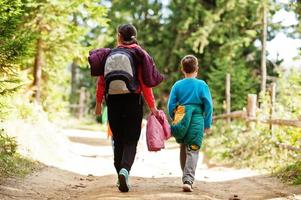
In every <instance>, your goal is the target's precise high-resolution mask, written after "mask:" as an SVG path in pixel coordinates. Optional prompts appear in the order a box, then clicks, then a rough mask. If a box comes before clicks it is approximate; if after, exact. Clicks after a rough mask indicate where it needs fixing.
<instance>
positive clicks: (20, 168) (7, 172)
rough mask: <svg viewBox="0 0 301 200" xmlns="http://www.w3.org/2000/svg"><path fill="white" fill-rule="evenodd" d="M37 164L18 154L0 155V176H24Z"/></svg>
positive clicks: (35, 167)
mask: <svg viewBox="0 0 301 200" xmlns="http://www.w3.org/2000/svg"><path fill="white" fill-rule="evenodd" d="M39 166H40V165H39V164H38V163H37V162H34V161H32V160H30V159H27V158H24V157H22V156H21V155H19V154H17V153H16V154H14V155H6V156H3V155H2V156H1V157H0V177H11V176H19V177H24V176H25V175H27V174H29V173H30V172H32V171H33V170H35V169H38V168H39Z"/></svg>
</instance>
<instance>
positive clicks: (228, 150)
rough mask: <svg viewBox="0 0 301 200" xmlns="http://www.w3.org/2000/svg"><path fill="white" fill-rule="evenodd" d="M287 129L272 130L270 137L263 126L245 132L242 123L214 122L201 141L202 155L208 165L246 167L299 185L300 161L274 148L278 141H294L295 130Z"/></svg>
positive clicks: (276, 147)
mask: <svg viewBox="0 0 301 200" xmlns="http://www.w3.org/2000/svg"><path fill="white" fill-rule="evenodd" d="M287 130H288V129H286V132H284V131H283V130H282V129H280V127H279V128H276V127H275V129H274V132H273V134H271V133H270V131H269V129H268V127H267V126H266V125H261V124H257V125H256V126H255V127H254V129H252V130H248V129H247V128H246V127H245V124H244V123H243V122H234V121H233V122H232V123H231V124H226V123H224V122H222V121H218V122H216V123H215V125H214V127H213V129H212V134H211V135H208V136H207V137H205V139H204V152H205V153H206V155H207V156H208V157H209V159H210V161H211V162H212V163H216V164H225V165H231V166H234V167H238V168H244V167H248V168H252V169H256V170H259V171H262V172H265V173H270V174H272V175H276V176H277V177H279V178H281V179H282V180H284V181H285V182H287V183H292V184H301V161H299V162H296V158H294V155H295V153H294V152H291V151H289V150H286V149H282V148H279V146H278V145H277V142H279V141H280V142H289V141H293V142H294V141H296V139H295V134H293V133H297V132H298V130H292V131H291V132H289V131H287ZM278 135H281V138H280V137H278ZM298 137H299V136H298ZM293 142H292V143H291V145H294V143H293Z"/></svg>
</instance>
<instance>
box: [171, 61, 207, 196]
mask: <svg viewBox="0 0 301 200" xmlns="http://www.w3.org/2000/svg"><path fill="white" fill-rule="evenodd" d="M181 65H182V72H183V74H184V76H185V78H184V79H182V80H179V81H177V82H176V83H175V84H174V85H173V87H172V89H171V92H170V96H169V100H168V112H169V116H170V117H171V118H172V119H173V123H172V125H171V131H172V134H173V136H174V137H175V138H176V141H177V142H178V143H180V145H181V146H180V164H181V168H182V171H183V177H182V181H183V191H185V192H192V191H193V189H192V184H193V182H194V177H195V170H196V166H197V162H198V157H199V149H200V147H201V144H202V139H203V135H204V132H206V131H208V129H210V127H211V123H212V98H211V94H210V90H209V88H208V85H207V84H206V83H205V82H204V81H203V80H199V79H197V78H196V77H197V74H198V69H199V67H198V60H197V58H196V57H195V56H193V55H187V56H185V57H184V58H183V59H182V61H181Z"/></svg>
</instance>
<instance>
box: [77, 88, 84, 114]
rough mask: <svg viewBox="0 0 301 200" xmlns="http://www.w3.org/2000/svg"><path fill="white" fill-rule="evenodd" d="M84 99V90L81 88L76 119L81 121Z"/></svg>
mask: <svg viewBox="0 0 301 200" xmlns="http://www.w3.org/2000/svg"><path fill="white" fill-rule="evenodd" d="M85 99H86V94H85V88H84V87H81V88H80V93H79V105H78V118H79V119H81V118H82V117H83V116H84V111H85Z"/></svg>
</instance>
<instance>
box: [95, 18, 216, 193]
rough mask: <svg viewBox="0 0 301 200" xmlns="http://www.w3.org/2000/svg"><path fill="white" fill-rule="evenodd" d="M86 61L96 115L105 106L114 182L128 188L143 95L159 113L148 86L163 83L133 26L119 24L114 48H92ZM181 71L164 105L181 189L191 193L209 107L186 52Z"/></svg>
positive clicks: (195, 66) (205, 88) (206, 91)
mask: <svg viewBox="0 0 301 200" xmlns="http://www.w3.org/2000/svg"><path fill="white" fill-rule="evenodd" d="M89 63H90V66H91V75H92V76H98V78H97V87H96V108H95V114H96V115H100V114H101V112H102V103H103V101H105V102H106V105H107V107H108V122H109V126H110V128H111V131H112V134H113V136H112V141H113V150H114V166H115V169H116V173H117V177H118V180H117V184H116V185H117V187H118V189H119V190H120V191H121V192H128V191H129V189H130V185H129V174H130V171H131V167H132V165H133V163H134V160H135V155H136V147H137V143H138V140H139V137H140V134H141V122H142V117H143V99H144V100H145V102H146V104H147V106H148V107H149V109H150V111H151V113H152V114H153V115H155V116H158V117H159V114H158V113H159V111H158V109H157V107H156V103H155V98H154V95H153V90H152V88H153V87H156V86H158V85H159V84H160V83H162V81H163V76H162V75H161V74H160V72H159V71H158V70H157V68H156V65H155V63H154V61H153V59H152V57H151V56H150V55H149V54H148V53H147V52H146V51H145V50H144V49H143V48H141V47H140V46H139V44H138V41H137V30H136V28H135V27H134V26H133V25H132V24H123V25H120V26H119V27H118V28H117V46H116V48H114V49H109V48H100V49H97V50H94V51H91V52H90V56H89ZM181 70H182V73H183V74H184V78H183V79H182V80H179V81H177V82H176V83H175V84H174V85H173V86H172V88H171V92H170V95H169V100H168V105H167V108H168V113H169V116H170V119H171V121H172V123H171V132H172V135H173V136H174V137H175V139H176V141H177V142H178V143H179V144H180V166H181V169H182V171H183V176H182V182H183V185H182V189H183V191H185V192H192V191H193V188H192V185H193V182H194V179H195V178H194V177H195V171H196V166H197V162H198V157H199V150H200V147H201V145H202V139H203V135H204V132H206V131H208V130H209V129H210V126H211V123H212V110H213V108H212V98H211V94H210V90H209V88H208V85H207V84H206V83H205V82H204V81H202V80H199V79H197V75H198V70H199V65H198V60H197V58H196V57H195V56H193V55H186V56H184V58H183V59H182V61H181ZM166 167H168V166H166Z"/></svg>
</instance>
